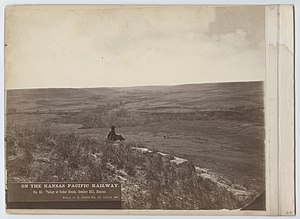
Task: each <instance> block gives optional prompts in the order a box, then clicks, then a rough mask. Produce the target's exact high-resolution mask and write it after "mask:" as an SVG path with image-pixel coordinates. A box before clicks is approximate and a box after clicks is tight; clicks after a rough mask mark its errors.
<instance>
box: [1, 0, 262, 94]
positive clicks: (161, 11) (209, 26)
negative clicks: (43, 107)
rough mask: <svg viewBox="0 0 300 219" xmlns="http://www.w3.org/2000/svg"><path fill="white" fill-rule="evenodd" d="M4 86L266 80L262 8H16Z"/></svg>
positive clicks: (9, 25) (11, 14) (10, 16)
mask: <svg viewBox="0 0 300 219" xmlns="http://www.w3.org/2000/svg"><path fill="white" fill-rule="evenodd" d="M5 22H6V23H5V44H6V47H5V88H6V89H23V88H46V87H124V86H143V85H175V84H190V83H207V82H224V81H226V82H227V81H263V80H264V79H265V41H264V40H265V34H264V29H265V27H264V7H263V6H236V7H232V6H231V7H228V6H227V7H226V6H195V5H194V6H170V5H168V6H127V7H125V6H123V7H121V6H105V7H104V6H70V5H69V6H15V7H10V8H7V10H6V21H5Z"/></svg>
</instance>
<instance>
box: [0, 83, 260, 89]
mask: <svg viewBox="0 0 300 219" xmlns="http://www.w3.org/2000/svg"><path fill="white" fill-rule="evenodd" d="M247 82H248V83H249V82H250V83H251V82H264V80H249V81H216V82H198V83H184V84H155V85H151V84H149V85H131V86H99V87H96V86H91V87H28V88H9V89H6V88H5V85H4V91H6V90H34V89H36V90H37V89H96V88H110V89H112V88H139V87H172V86H184V85H200V84H218V83H219V84H221V83H247Z"/></svg>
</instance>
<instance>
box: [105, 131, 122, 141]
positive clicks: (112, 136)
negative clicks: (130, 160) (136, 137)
mask: <svg viewBox="0 0 300 219" xmlns="http://www.w3.org/2000/svg"><path fill="white" fill-rule="evenodd" d="M107 140H108V141H117V140H120V141H124V140H125V138H123V136H122V135H117V134H116V132H115V130H111V131H110V132H109V133H108V135H107Z"/></svg>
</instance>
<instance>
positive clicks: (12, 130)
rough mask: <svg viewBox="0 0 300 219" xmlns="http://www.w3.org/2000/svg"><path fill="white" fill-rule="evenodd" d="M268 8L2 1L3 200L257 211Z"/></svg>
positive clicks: (30, 204)
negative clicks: (3, 47)
mask: <svg viewBox="0 0 300 219" xmlns="http://www.w3.org/2000/svg"><path fill="white" fill-rule="evenodd" d="M265 17H266V15H265V6H255V5H252V6H250V5H248V6H242V5H239V6H225V5H224V6H221V5H218V6H216V5H215V6H212V5H208V6H205V5H176V6H175V5H165V6H162V5H160V6H158V5H149V6H141V5H132V6H128V5H127V6H126V5H122V6H121V5H106V6H103V5H102V6H101V5H94V6H84V5H81V6H72V5H68V6H67V5H60V6H58V5H56V6H55V5H52V6H50V5H47V6H46V5H40V6H37V5H31V6H29V5H27V6H26V5H25V6H21V5H19V6H18V5H16V6H8V7H7V8H6V17H5V164H6V167H5V168H6V183H7V190H6V203H7V209H125V210H126V209H127V210H154V209H160V210H224V209H226V210H238V211H266V128H265V127H266V126H265V121H266V116H265V105H266V102H265V101H266V96H265V88H266V82H265V80H266V38H265Z"/></svg>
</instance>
